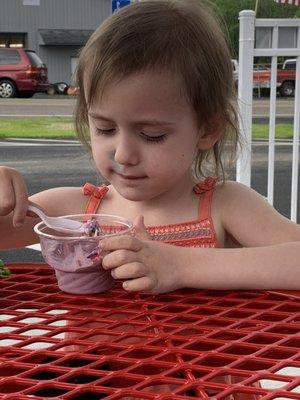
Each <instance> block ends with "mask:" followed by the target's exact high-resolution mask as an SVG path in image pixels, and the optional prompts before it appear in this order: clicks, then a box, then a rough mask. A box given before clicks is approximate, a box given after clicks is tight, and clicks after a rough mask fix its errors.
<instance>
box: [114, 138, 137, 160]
mask: <svg viewBox="0 0 300 400" xmlns="http://www.w3.org/2000/svg"><path fill="white" fill-rule="evenodd" d="M114 160H115V162H116V163H118V164H120V165H136V164H138V162H139V158H138V152H137V148H136V146H135V145H134V140H129V139H128V138H126V137H125V136H123V137H122V135H120V137H119V140H118V143H117V147H116V150H115V154H114Z"/></svg>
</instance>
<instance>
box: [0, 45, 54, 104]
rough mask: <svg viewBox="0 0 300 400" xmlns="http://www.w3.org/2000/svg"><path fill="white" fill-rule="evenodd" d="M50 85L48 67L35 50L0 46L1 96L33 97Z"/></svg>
mask: <svg viewBox="0 0 300 400" xmlns="http://www.w3.org/2000/svg"><path fill="white" fill-rule="evenodd" d="M49 87H50V84H49V81H48V70H47V67H46V65H45V64H44V63H43V62H42V60H41V59H40V58H39V56H38V55H37V54H36V52H35V51H33V50H25V49H15V48H6V47H5V48H0V98H9V97H16V96H17V97H32V96H33V95H34V93H37V92H47V91H48V89H49Z"/></svg>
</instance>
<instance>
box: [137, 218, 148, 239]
mask: <svg viewBox="0 0 300 400" xmlns="http://www.w3.org/2000/svg"><path fill="white" fill-rule="evenodd" d="M133 226H134V232H135V236H136V237H137V238H138V239H142V240H151V236H150V235H149V233H148V232H147V229H146V226H145V224H144V217H143V216H142V215H138V216H137V217H135V219H134V220H133Z"/></svg>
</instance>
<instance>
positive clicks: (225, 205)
mask: <svg viewBox="0 0 300 400" xmlns="http://www.w3.org/2000/svg"><path fill="white" fill-rule="evenodd" d="M214 207H215V208H216V209H217V210H218V215H219V218H220V220H221V221H222V225H223V228H224V230H225V231H226V232H227V233H229V234H230V235H231V236H233V237H234V238H235V239H236V240H237V241H238V242H239V243H241V245H242V246H245V247H248V246H249V247H251V246H262V245H272V244H275V243H282V242H285V241H293V240H300V226H299V225H296V224H295V223H293V222H292V221H290V220H289V219H288V218H286V217H284V216H283V215H281V214H280V213H279V212H278V211H277V210H275V208H274V207H272V206H271V205H270V204H269V203H268V201H267V199H266V198H265V197H264V196H262V195H261V194H259V193H257V192H256V191H255V190H254V189H252V188H250V187H248V186H245V185H243V184H241V183H238V182H233V181H226V182H225V183H224V184H223V183H220V184H218V185H217V186H216V188H215V193H214V198H213V208H214Z"/></svg>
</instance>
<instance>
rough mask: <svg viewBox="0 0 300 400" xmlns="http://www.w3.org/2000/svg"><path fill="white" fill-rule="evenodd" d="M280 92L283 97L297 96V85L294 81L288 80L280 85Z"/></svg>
mask: <svg viewBox="0 0 300 400" xmlns="http://www.w3.org/2000/svg"><path fill="white" fill-rule="evenodd" d="M280 94H281V96H282V97H292V96H295V85H294V83H293V82H290V81H287V82H283V84H282V85H281V86H280Z"/></svg>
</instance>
